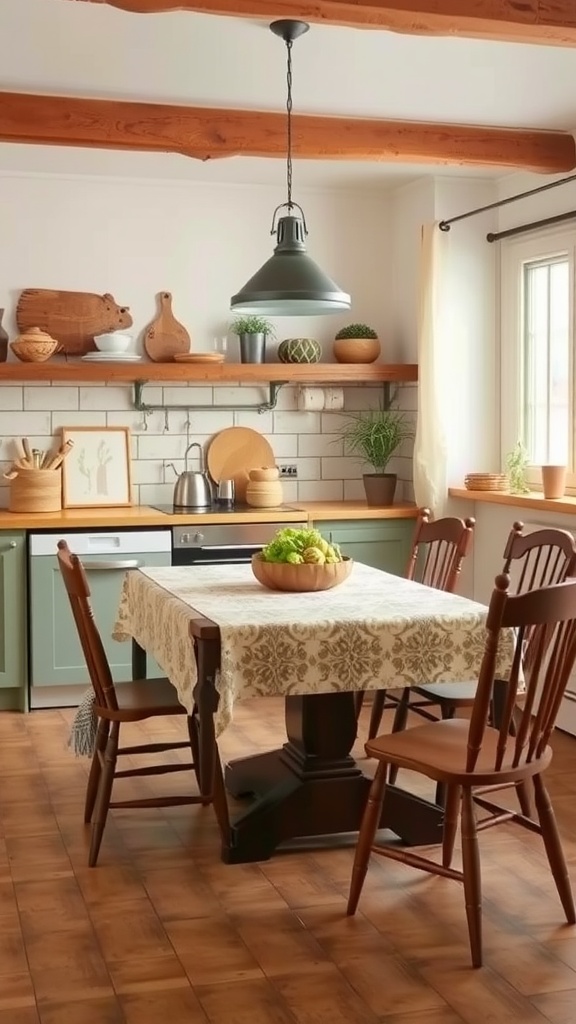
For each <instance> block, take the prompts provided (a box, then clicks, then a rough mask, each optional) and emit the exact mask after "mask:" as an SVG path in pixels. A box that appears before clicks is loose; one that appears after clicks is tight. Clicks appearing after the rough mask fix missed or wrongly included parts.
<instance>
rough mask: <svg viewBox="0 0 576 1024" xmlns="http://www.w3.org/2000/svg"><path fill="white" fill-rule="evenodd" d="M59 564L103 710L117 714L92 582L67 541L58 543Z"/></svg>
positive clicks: (90, 673) (87, 663) (97, 699)
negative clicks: (92, 594) (94, 601)
mask: <svg viewBox="0 0 576 1024" xmlns="http://www.w3.org/2000/svg"><path fill="white" fill-rule="evenodd" d="M58 565H59V568H60V572H61V574H62V578H63V580H64V586H65V587H66V591H67V593H68V598H69V601H70V605H71V608H72V614H73V616H74V621H75V623H76V628H77V630H78V636H79V638H80V644H81V646H82V651H83V654H84V657H85V659H86V665H87V666H88V672H89V675H90V682H91V683H92V687H93V689H94V693H95V695H96V702H97V704H98V705H99V706H100V707H103V708H109V709H110V710H113V711H117V710H118V701H117V699H116V691H115V689H114V681H113V679H112V673H111V672H110V665H109V662H108V658H107V657H106V651H105V650H104V644H103V643H102V638H101V636H100V633H99V631H98V627H97V626H96V623H95V621H94V613H93V611H92V606H91V604H90V587H89V585H88V579H87V577H86V573H85V571H84V566H83V565H82V562H81V561H80V559H79V558H78V556H77V555H74V554H72V552H71V551H70V548H69V547H68V545H67V543H66V541H65V540H59V541H58Z"/></svg>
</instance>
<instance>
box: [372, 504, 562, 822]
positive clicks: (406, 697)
mask: <svg viewBox="0 0 576 1024" xmlns="http://www.w3.org/2000/svg"><path fill="white" fill-rule="evenodd" d="M523 530H524V524H523V523H520V522H516V523H514V525H513V527H512V529H511V531H510V533H509V535H508V540H507V541H506V547H505V549H504V568H503V570H502V571H503V572H504V573H505V574H507V575H510V576H511V577H513V579H512V588H511V589H512V591H513V592H514V593H516V594H523V593H526V592H527V591H529V590H534V589H536V588H538V587H547V586H551V585H552V584H554V583H560V582H562V580H564V579H566V577H567V576H571V575H574V574H576V544H575V543H574V538H573V536H572V534H571V533H569V532H568V531H567V530H557V529H553V528H546V529H542V530H534V531H533V532H532V533H528V534H523V532H522V531H523ZM475 694H476V682H475V681H474V682H463V683H456V684H453V683H427V684H425V685H423V686H414V687H412V688H408V687H407V688H406V689H404V691H403V692H402V696H401V697H400V699H399V700H398V701H397V702H396V713H395V715H394V721H393V724H392V732H399V731H400V730H401V729H404V728H405V727H406V720H407V718H408V712H409V711H413V712H415V713H416V714H417V715H420V716H421V717H422V718H426V719H428V721H431V722H433V721H436V720H437V718H438V717H440V718H453V717H454V715H455V714H456V711H457V710H458V709H459V708H471V707H472V705H473V703H474V696H475ZM496 696H497V695H496ZM414 698H416V699H414ZM419 698H420V699H419ZM434 706H436V707H438V708H439V710H440V715H439V716H438V715H437V714H433V713H431V712H430V711H429V710H428V709H429V708H432V707H434ZM379 725H380V721H379V720H378V721H376V719H375V718H374V720H372V718H371V720H370V729H369V732H368V738H369V739H374V736H376V734H377V731H378V727H379ZM395 777H396V772H394V773H393V778H392V779H391V781H394V779H395ZM524 810H525V811H526V810H527V807H525V808H524Z"/></svg>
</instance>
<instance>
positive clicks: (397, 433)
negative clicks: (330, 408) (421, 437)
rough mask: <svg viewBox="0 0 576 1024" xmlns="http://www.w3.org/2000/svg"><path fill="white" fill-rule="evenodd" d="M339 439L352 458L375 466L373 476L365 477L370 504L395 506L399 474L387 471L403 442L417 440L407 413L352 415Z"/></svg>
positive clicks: (374, 411)
mask: <svg viewBox="0 0 576 1024" xmlns="http://www.w3.org/2000/svg"><path fill="white" fill-rule="evenodd" d="M339 435H340V436H341V437H343V438H344V444H345V447H346V449H347V451H348V452H349V453H350V454H353V455H358V456H359V457H360V459H361V460H362V462H364V463H368V465H370V466H372V469H373V472H372V473H364V475H363V479H364V490H365V491H366V501H367V504H368V505H371V506H382V505H392V504H393V503H394V494H395V492H396V483H397V474H396V473H387V472H386V467H387V466H388V463H389V461H390V459H391V458H392V456H393V455H395V454H396V452H397V451H398V449H399V447H400V445H401V444H402V442H403V441H406V440H409V439H411V438H412V437H413V436H414V431H413V429H412V426H411V424H410V423H409V422H408V420H407V419H406V416H405V415H404V413H402V412H399V411H398V410H397V409H384V408H383V407H380V408H379V409H368V410H363V411H362V412H357V413H350V414H349V416H348V421H347V422H346V423H345V424H344V426H343V427H342V428H341V430H340V431H339Z"/></svg>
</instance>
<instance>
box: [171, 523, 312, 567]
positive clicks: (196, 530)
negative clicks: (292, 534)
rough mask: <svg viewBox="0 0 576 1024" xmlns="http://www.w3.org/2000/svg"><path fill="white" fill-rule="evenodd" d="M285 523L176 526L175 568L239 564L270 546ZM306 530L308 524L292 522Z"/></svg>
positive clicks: (173, 558)
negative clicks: (181, 566)
mask: <svg viewBox="0 0 576 1024" xmlns="http://www.w3.org/2000/svg"><path fill="white" fill-rule="evenodd" d="M282 525H283V524H282V523H223V524H222V525H220V524H216V523H214V524H212V523H209V524H207V525H201V526H200V525H199V526H198V527H195V526H175V527H173V529H172V565H238V564H242V563H246V562H250V561H251V560H252V555H255V554H256V553H257V552H258V551H261V550H262V548H263V547H264V546H265V545H266V544H269V543H270V541H271V540H272V538H273V537H274V536H275V535H276V533H277V532H278V530H279V529H281V527H282ZM286 525H289V526H294V527H296V529H303V528H304V527H305V525H306V524H305V523H289V524H286Z"/></svg>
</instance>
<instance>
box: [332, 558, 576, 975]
mask: <svg viewBox="0 0 576 1024" xmlns="http://www.w3.org/2000/svg"><path fill="white" fill-rule="evenodd" d="M508 586H509V577H508V576H506V575H502V576H499V577H497V579H496V586H495V589H494V592H493V594H492V599H491V602H490V608H489V612H488V618H487V639H486V645H485V651H484V656H483V660H482V666H481V670H480V675H479V682H478V689H477V693H476V699H475V701H474V707H473V709H472V715H471V718H470V721H469V722H468V721H466V720H465V719H461V718H453V719H447V720H444V721H436V722H432V723H428V724H427V725H422V726H416V727H415V728H413V729H406V730H405V731H404V732H398V733H391V734H389V735H385V736H380V737H378V738H377V739H375V740H369V741H368V742H367V744H366V752H367V754H368V755H369V756H370V757H374V758H376V759H377V760H378V761H379V764H378V768H377V771H376V775H375V778H374V782H373V784H372V786H371V789H370V794H369V798H368V803H367V806H366V810H365V813H364V818H363V821H362V825H361V829H360V834H359V838H358V846H357V849H356V856H355V860H354V868H353V873H352V882H351V887H350V896H349V900H348V913H349V914H353V913H354V912H355V910H356V908H357V906H358V900H359V898H360V893H361V891H362V886H363V883H364V878H365V876H366V871H367V867H368V861H369V857H370V853H371V851H372V852H374V853H377V854H380V855H382V856H384V857H390V858H392V859H393V860H399V861H403V862H404V863H406V864H409V865H411V866H412V867H416V868H420V869H422V870H424V871H427V872H430V873H431V874H435V875H441V876H443V877H445V878H452V879H455V880H457V881H460V882H463V884H464V895H465V903H466V914H467V918H468V931H469V936H470V949H471V954H472V964H473V966H474V967H480V966H481V964H482V930H481V929H482V920H481V881H480V861H479V853H478V842H477V832H478V831H480V830H481V829H484V828H487V827H489V826H490V825H495V824H499V823H500V822H503V821H516V822H518V823H519V824H521V825H523V826H525V827H526V828H528V829H530V830H531V831H535V832H538V833H539V834H540V835H541V836H542V838H543V840H544V846H545V849H546V854H547V856H548V861H549V863H550V869H551V871H552V875H553V877H554V881H555V883H556V888H557V889H558V893H559V895H560V900H561V902H562V906H563V908H564V912H565V914H566V918H567V920H568V922H569V924H575V923H576V912H575V909H574V900H573V897H572V891H571V888H570V882H569V879H568V872H567V867H566V861H565V858H564V853H563V851H562V846H561V843H560V838H559V835H558V830H557V827H556V822H555V818H554V813H553V810H552V806H551V804H550V799H549V796H548V793H547V791H546V787H545V785H544V781H543V778H542V775H543V772H544V770H545V769H546V768H547V767H548V765H549V764H550V761H551V759H552V751H551V749H550V747H549V746H548V741H549V738H550V734H551V732H552V730H553V728H554V724H555V720H556V715H557V713H558V709H559V707H560V702H561V700H562V696H563V693H564V690H565V687H566V684H567V682H568V679H569V676H570V673H571V671H572V668H573V665H574V661H575V660H576V580H574V579H569V580H566V581H565V582H564V583H558V584H556V585H554V586H551V587H544V588H542V589H538V590H532V591H530V592H528V593H525V594H519V595H514V596H509V595H508V593H507V590H508ZM511 627H512V628H514V629H515V630H516V631H517V634H516V642H515V652H514V659H513V664H512V669H511V671H510V676H509V679H508V682H507V694H506V700H505V705H504V708H503V714H502V720H501V724H500V727H499V729H495V728H492V727H490V726H489V724H488V716H489V709H490V703H491V699H492V688H493V684H494V674H495V668H496V652H497V646H498V642H499V639H500V637H501V632H502V630H503V629H510V628H511ZM527 637H529V641H528V649H527V648H526V639H527ZM521 670H523V672H524V676H525V681H526V697H525V701H524V708H523V710H522V714H521V717H520V719H519V721H518V722H517V724H516V728H515V730H513V731H514V735H511V731H512V730H511V724H512V716H513V713H514V711H515V707H516V694H517V688H518V680H519V675H520V671H521ZM389 765H396V766H398V767H401V768H409V769H410V770H411V771H416V772H420V773H421V774H422V775H425V776H427V777H428V778H431V779H435V780H436V781H437V782H441V783H443V784H444V785H445V786H446V790H447V799H446V810H445V816H444V829H443V840H442V863H441V864H438V863H435V862H434V861H432V860H430V859H428V858H424V857H420V856H418V855H416V854H413V853H411V852H408V851H406V850H401V849H398V848H397V847H382V846H376V845H374V839H375V835H376V829H377V827H378V823H379V820H380V814H381V809H382V803H383V800H384V795H385V790H386V776H387V772H388V766H389ZM528 780H531V781H532V784H533V788H534V793H535V800H536V809H537V814H538V823H536V822H534V821H532V820H531V819H529V818H526V817H525V816H524V815H522V814H520V813H516V812H514V811H509V810H507V809H504V808H501V807H498V806H496V805H494V804H492V803H488V802H487V801H485V800H483V799H482V798H479V797H477V796H476V797H475V796H474V788H475V787H485V786H501V787H502V788H507V787H509V786H510V785H517V784H519V783H526V782H527V781H528ZM475 801H476V803H477V804H480V805H481V806H483V807H485V808H487V809H488V810H489V811H490V812H491V813H490V815H489V816H488V817H486V818H484V819H483V820H482V821H479V822H476V817H475ZM460 817H461V825H462V830H461V836H462V870H461V871H458V870H456V869H454V868H452V867H451V864H452V855H453V850H454V841H455V836H456V829H457V825H458V820H459V818H460Z"/></svg>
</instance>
